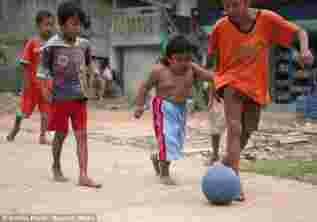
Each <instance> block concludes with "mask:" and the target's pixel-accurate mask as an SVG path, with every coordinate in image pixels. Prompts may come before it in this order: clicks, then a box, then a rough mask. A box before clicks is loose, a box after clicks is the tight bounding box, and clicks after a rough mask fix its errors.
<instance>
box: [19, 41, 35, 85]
mask: <svg viewBox="0 0 317 222" xmlns="http://www.w3.org/2000/svg"><path fill="white" fill-rule="evenodd" d="M33 49H34V45H33V42H32V41H30V40H29V41H28V42H27V43H26V44H25V46H24V48H23V52H22V55H21V58H20V61H19V63H20V65H21V66H22V69H23V71H22V73H23V82H24V88H29V87H30V84H31V80H30V71H29V67H30V64H31V63H32V58H33Z"/></svg>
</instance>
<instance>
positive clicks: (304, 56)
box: [301, 49, 314, 65]
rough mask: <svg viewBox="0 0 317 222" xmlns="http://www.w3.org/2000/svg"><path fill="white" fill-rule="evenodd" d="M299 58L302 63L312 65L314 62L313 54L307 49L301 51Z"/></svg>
mask: <svg viewBox="0 0 317 222" xmlns="http://www.w3.org/2000/svg"><path fill="white" fill-rule="evenodd" d="M301 60H302V62H303V63H304V64H303V65H312V64H313V63H314V56H313V54H312V53H311V51H310V50H309V49H307V50H303V51H302V52H301Z"/></svg>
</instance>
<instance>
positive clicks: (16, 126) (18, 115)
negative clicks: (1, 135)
mask: <svg viewBox="0 0 317 222" xmlns="http://www.w3.org/2000/svg"><path fill="white" fill-rule="evenodd" d="M22 120H23V114H22V113H21V112H20V111H17V113H16V116H15V120H14V125H13V128H12V130H11V131H10V133H9V134H8V135H7V141H9V142H12V141H14V138H15V137H16V135H17V134H18V133H19V131H20V128H21V123H22Z"/></svg>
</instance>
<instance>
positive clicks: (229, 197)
mask: <svg viewBox="0 0 317 222" xmlns="http://www.w3.org/2000/svg"><path fill="white" fill-rule="evenodd" d="M202 191H203V193H204V195H205V197H206V198H207V200H208V201H209V202H210V203H212V204H217V205H227V204H230V203H232V201H233V200H235V199H237V198H239V196H240V191H241V184H240V177H239V176H238V175H236V173H235V172H234V171H233V170H232V169H231V168H230V167H227V166H225V165H223V164H219V165H215V166H212V167H210V168H208V171H207V174H206V175H205V176H204V177H203V179H202Z"/></svg>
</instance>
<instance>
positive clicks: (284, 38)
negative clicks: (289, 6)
mask: <svg viewBox="0 0 317 222" xmlns="http://www.w3.org/2000/svg"><path fill="white" fill-rule="evenodd" d="M267 18H268V21H269V23H268V27H269V28H268V30H270V33H271V39H272V41H273V43H276V44H279V45H282V46H285V47H290V46H291V45H292V43H293V42H294V40H295V39H296V38H297V39H298V40H299V43H300V54H301V59H302V62H303V63H305V64H309V65H311V64H312V63H313V60H314V58H313V55H312V53H311V51H310V49H309V38H308V34H307V32H306V31H305V30H304V29H303V28H301V27H299V26H297V25H296V24H294V23H292V22H290V21H288V20H286V19H285V18H283V17H282V16H280V15H278V14H276V13H274V12H269V13H267Z"/></svg>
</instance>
